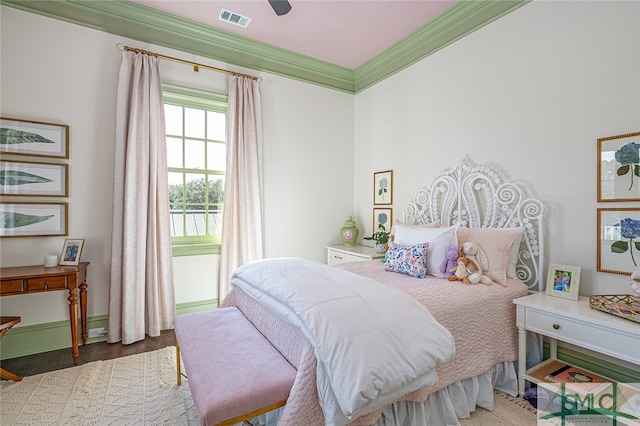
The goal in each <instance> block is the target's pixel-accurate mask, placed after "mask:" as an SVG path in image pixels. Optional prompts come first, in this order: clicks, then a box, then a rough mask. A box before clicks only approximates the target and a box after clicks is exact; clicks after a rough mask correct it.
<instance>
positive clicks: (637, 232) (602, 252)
mask: <svg viewBox="0 0 640 426" xmlns="http://www.w3.org/2000/svg"><path fill="white" fill-rule="evenodd" d="M597 232H598V236H597V244H598V246H597V252H598V254H597V257H598V259H597V270H598V271H601V272H610V273H612V274H624V275H630V274H631V273H632V272H633V271H637V270H638V269H640V208H635V207H628V208H622V207H621V208H600V209H598V229H597Z"/></svg>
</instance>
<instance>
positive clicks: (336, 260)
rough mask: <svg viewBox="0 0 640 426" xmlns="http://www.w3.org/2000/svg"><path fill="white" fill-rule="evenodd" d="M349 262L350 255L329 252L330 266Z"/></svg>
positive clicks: (334, 251)
mask: <svg viewBox="0 0 640 426" xmlns="http://www.w3.org/2000/svg"><path fill="white" fill-rule="evenodd" d="M348 261H349V254H348V253H344V252H339V251H336V250H328V251H327V263H328V264H329V265H339V264H341V263H345V262H348Z"/></svg>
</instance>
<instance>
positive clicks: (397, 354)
mask: <svg viewBox="0 0 640 426" xmlns="http://www.w3.org/2000/svg"><path fill="white" fill-rule="evenodd" d="M231 284H232V285H234V286H237V287H239V288H241V289H242V290H243V291H244V292H246V293H247V294H249V295H250V296H251V297H253V298H254V299H256V300H258V301H260V302H261V303H262V304H264V305H265V306H267V307H268V308H269V309H270V310H272V311H273V312H274V313H276V314H277V315H279V316H281V317H282V318H283V319H285V320H287V321H289V322H291V323H292V324H294V325H296V326H297V327H299V328H300V330H301V331H302V332H303V333H304V335H305V336H306V337H307V339H309V341H310V342H311V344H312V345H313V348H314V351H315V354H316V358H317V360H318V367H317V383H318V393H319V397H320V400H321V405H322V407H323V411H324V416H325V421H326V424H328V425H333V424H335V425H344V424H346V423H348V421H350V420H352V419H355V418H357V417H358V416H361V415H363V414H366V413H368V412H370V411H372V410H374V409H376V408H379V407H381V406H383V405H385V404H388V403H389V402H391V401H393V400H395V399H396V398H398V397H400V396H401V395H404V394H407V393H409V392H412V391H414V390H416V389H419V388H421V387H424V386H430V385H434V384H436V383H437V381H438V376H437V374H436V366H437V364H439V363H442V362H446V361H448V360H449V359H451V358H452V357H453V356H454V355H455V346H454V340H453V336H452V335H451V333H450V332H449V331H448V330H447V329H446V328H445V327H443V326H442V325H441V324H440V323H438V322H437V321H436V320H435V319H434V318H433V316H432V315H431V313H430V312H429V311H428V310H427V309H426V308H425V307H424V306H423V305H422V304H420V303H419V302H417V301H416V300H415V299H413V298H412V297H410V296H408V295H407V294H405V293H403V292H401V291H399V290H397V289H394V288H392V287H389V286H386V285H384V284H381V283H379V282H377V281H375V280H372V279H370V278H366V277H362V276H360V275H356V274H353V273H351V272H347V271H343V270H340V269H337V268H333V267H330V266H327V265H324V264H321V263H318V262H313V261H309V260H304V259H272V260H262V261H257V262H252V263H248V264H246V265H244V266H242V267H240V268H238V269H237V270H236V271H235V272H234V274H233V276H232V279H231Z"/></svg>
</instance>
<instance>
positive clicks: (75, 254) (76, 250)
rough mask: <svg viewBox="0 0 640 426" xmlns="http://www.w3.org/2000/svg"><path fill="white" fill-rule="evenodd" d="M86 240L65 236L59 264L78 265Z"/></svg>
mask: <svg viewBox="0 0 640 426" xmlns="http://www.w3.org/2000/svg"><path fill="white" fill-rule="evenodd" d="M82 246H84V240H83V239H79V238H65V240H64V245H63V246H62V253H60V262H59V263H58V264H59V265H68V266H78V264H79V263H80V254H81V253H82Z"/></svg>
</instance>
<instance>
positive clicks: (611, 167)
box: [598, 132, 640, 201]
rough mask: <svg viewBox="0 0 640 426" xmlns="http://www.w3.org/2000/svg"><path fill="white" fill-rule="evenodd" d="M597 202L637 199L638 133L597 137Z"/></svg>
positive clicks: (639, 187) (639, 190)
mask: <svg viewBox="0 0 640 426" xmlns="http://www.w3.org/2000/svg"><path fill="white" fill-rule="evenodd" d="M598 201H640V132H636V133H628V134H626V135H619V136H610V137H607V138H601V139H598Z"/></svg>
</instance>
